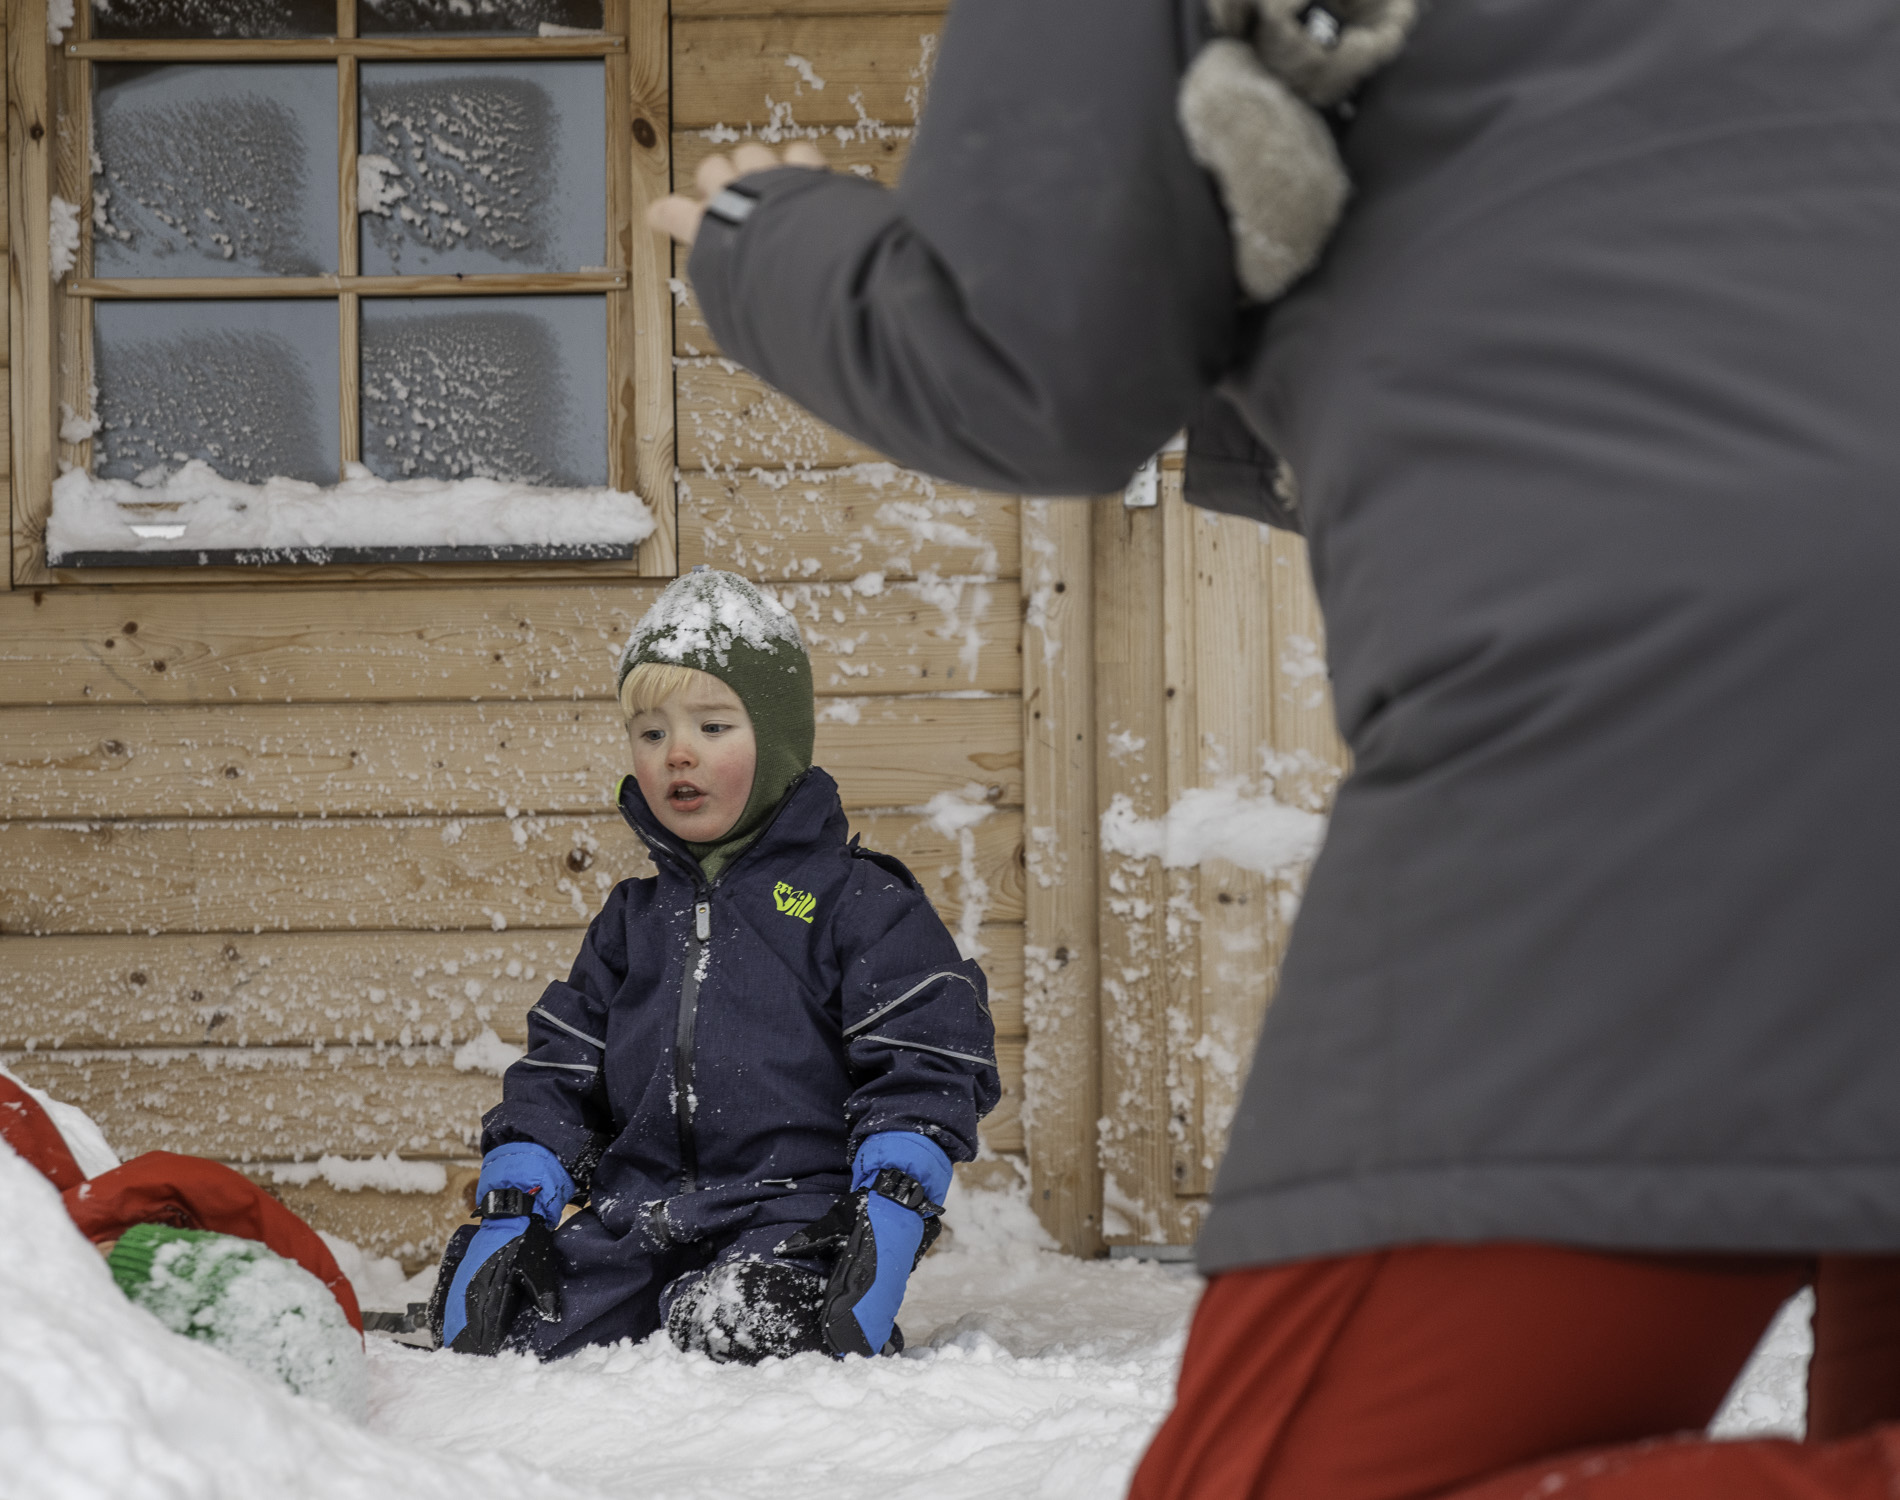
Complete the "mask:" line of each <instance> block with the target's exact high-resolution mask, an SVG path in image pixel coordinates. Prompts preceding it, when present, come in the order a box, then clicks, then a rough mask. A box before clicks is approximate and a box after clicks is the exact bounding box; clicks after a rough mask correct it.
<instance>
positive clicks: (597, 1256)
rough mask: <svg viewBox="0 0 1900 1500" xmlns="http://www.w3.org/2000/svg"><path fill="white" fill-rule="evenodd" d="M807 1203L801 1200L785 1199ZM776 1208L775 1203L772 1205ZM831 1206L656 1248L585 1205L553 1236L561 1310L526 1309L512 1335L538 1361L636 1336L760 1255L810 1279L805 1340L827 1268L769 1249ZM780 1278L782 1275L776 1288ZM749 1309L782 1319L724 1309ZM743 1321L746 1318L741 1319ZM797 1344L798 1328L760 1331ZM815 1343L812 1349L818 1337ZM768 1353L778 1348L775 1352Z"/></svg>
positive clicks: (813, 1331) (813, 1334) (813, 1333)
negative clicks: (556, 1313)
mask: <svg viewBox="0 0 1900 1500" xmlns="http://www.w3.org/2000/svg"><path fill="white" fill-rule="evenodd" d="M782 1201H783V1202H785V1203H787V1204H791V1205H796V1206H797V1207H799V1208H801V1209H804V1208H808V1207H809V1206H810V1204H809V1203H808V1202H807V1201H806V1200H803V1199H790V1200H782ZM775 1206H776V1205H775ZM830 1206H831V1199H830V1198H828V1197H827V1198H825V1199H823V1200H822V1202H821V1203H820V1206H819V1207H818V1209H817V1210H816V1211H815V1212H809V1213H800V1214H799V1216H798V1217H796V1218H793V1219H791V1220H789V1221H786V1222H782V1223H781V1222H776V1221H775V1222H772V1223H766V1224H759V1223H748V1224H747V1225H746V1226H745V1227H744V1228H742V1229H739V1230H737V1231H735V1232H733V1233H730V1234H725V1235H718V1236H712V1237H709V1238H707V1239H703V1240H695V1241H693V1242H692V1243H690V1244H685V1245H674V1246H668V1247H666V1248H664V1249H655V1248H654V1247H653V1246H652V1245H651V1244H649V1243H648V1242H647V1241H646V1240H645V1239H644V1237H643V1236H641V1235H639V1234H627V1235H622V1236H620V1237H618V1238H616V1237H615V1236H614V1235H613V1234H612V1233H610V1232H609V1231H608V1230H607V1228H606V1227H605V1226H604V1225H603V1224H602V1223H601V1222H600V1220H599V1219H598V1218H596V1217H595V1216H594V1213H593V1211H592V1210H591V1209H582V1210H581V1211H580V1212H579V1213H577V1214H575V1215H573V1216H572V1217H571V1218H569V1219H568V1221H567V1222H566V1223H565V1224H563V1225H562V1226H561V1227H560V1229H559V1230H558V1231H556V1233H555V1236H554V1244H555V1249H556V1251H557V1253H558V1254H559V1256H560V1262H561V1316H560V1319H559V1320H558V1321H556V1322H552V1323H546V1322H542V1321H541V1320H540V1319H539V1318H538V1317H536V1316H535V1315H534V1314H533V1313H528V1314H527V1315H526V1316H525V1317H524V1318H523V1319H522V1321H521V1322H520V1323H518V1324H517V1325H516V1327H515V1331H516V1336H517V1337H519V1338H520V1339H521V1340H522V1341H523V1344H524V1346H525V1347H526V1348H527V1349H528V1350H529V1351H530V1352H531V1353H533V1354H534V1355H535V1356H536V1357H537V1358H540V1359H544V1360H545V1359H560V1358H562V1357H563V1356H565V1355H569V1354H573V1353H574V1352H575V1351H577V1350H580V1349H584V1348H586V1347H587V1346H588V1345H590V1344H613V1343H618V1342H619V1341H620V1340H622V1339H632V1340H634V1341H636V1342H638V1341H639V1340H641V1339H644V1338H645V1337H647V1335H648V1334H650V1333H652V1332H653V1331H654V1330H655V1329H657V1328H659V1327H661V1326H662V1325H663V1324H665V1323H666V1321H667V1315H668V1313H669V1312H671V1311H672V1309H673V1306H674V1304H675V1303H677V1302H678V1301H679V1300H680V1299H681V1298H682V1297H683V1296H688V1295H691V1294H692V1293H693V1292H694V1291H695V1290H696V1289H697V1288H698V1286H699V1285H700V1284H701V1283H703V1282H706V1281H709V1280H711V1279H713V1278H715V1277H717V1276H718V1275H719V1273H720V1272H721V1271H722V1270H729V1269H732V1268H736V1267H737V1266H739V1265H741V1264H742V1263H744V1262H746V1261H760V1262H764V1263H766V1264H768V1265H771V1266H773V1267H776V1268H782V1269H783V1270H785V1271H797V1272H802V1273H805V1274H806V1276H807V1277H808V1278H809V1280H808V1285H809V1296H810V1307H809V1314H810V1322H811V1327H810V1330H809V1339H810V1340H815V1339H816V1338H817V1327H818V1314H819V1308H820V1302H821V1297H822V1293H823V1290H824V1284H825V1271H826V1267H824V1266H823V1265H821V1264H819V1263H817V1262H815V1261H804V1260H790V1259H784V1258H781V1257H779V1256H776V1255H774V1254H773V1253H772V1252H773V1250H774V1249H776V1248H777V1246H778V1245H779V1244H780V1242H781V1241H783V1240H784V1239H785V1238H786V1237H787V1236H788V1235H790V1234H791V1233H792V1232H793V1231H794V1230H796V1229H799V1228H801V1227H803V1226H804V1225H805V1224H808V1223H810V1222H811V1220H813V1219H815V1218H817V1217H818V1216H819V1214H821V1213H823V1212H824V1210H825V1209H827V1208H829V1207H830ZM782 1285H783V1279H781V1286H782ZM728 1311H729V1312H732V1313H738V1314H744V1313H746V1312H747V1311H750V1312H751V1313H752V1318H751V1319H750V1321H751V1322H752V1323H754V1324H755V1325H756V1324H758V1323H759V1322H761V1320H762V1321H764V1322H776V1321H781V1320H782V1314H781V1312H780V1311H779V1310H778V1309H767V1308H759V1309H751V1310H747V1309H729V1310H728ZM742 1321H743V1319H742ZM760 1331H761V1332H762V1333H767V1334H776V1335H778V1336H779V1337H785V1338H788V1339H789V1341H791V1342H797V1341H798V1338H799V1333H800V1330H790V1331H788V1330H784V1329H782V1328H774V1329H764V1328H762V1329H761V1330H760ZM812 1347H813V1348H816V1347H817V1345H816V1343H815V1342H813V1343H812ZM771 1352H777V1351H776V1350H773V1351H771Z"/></svg>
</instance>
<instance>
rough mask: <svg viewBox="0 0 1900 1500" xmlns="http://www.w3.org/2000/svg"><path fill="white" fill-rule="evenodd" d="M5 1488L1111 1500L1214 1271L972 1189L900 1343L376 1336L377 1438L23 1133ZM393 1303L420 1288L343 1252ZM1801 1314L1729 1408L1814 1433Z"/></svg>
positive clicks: (9, 1297)
mask: <svg viewBox="0 0 1900 1500" xmlns="http://www.w3.org/2000/svg"><path fill="white" fill-rule="evenodd" d="M0 1198H5V1199H6V1200H7V1201H8V1202H9V1203H10V1204H11V1205H13V1207H12V1209H11V1210H10V1212H11V1214H12V1226H11V1232H10V1234H9V1236H8V1242H7V1247H6V1253H5V1254H4V1255H0V1452H4V1453H5V1455H6V1458H5V1461H4V1463H0V1497H5V1500H14V1497H21V1500H25V1497H32V1500H42V1497H43V1500H93V1497H105V1496H111V1497H113V1500H139V1497H145V1496H151V1497H155V1500H156V1497H164V1500H183V1497H193V1500H196V1497H225V1496H229V1497H231V1500H238V1497H243V1500H254V1497H257V1496H260V1495H268V1496H270V1497H271V1500H327V1497H331V1496H338V1497H342V1496H351V1497H356V1496H364V1497H367V1496H379V1497H380V1496H389V1495H401V1496H404V1497H405V1500H434V1497H438V1496H440V1497H443V1500H488V1497H494V1500H532V1497H537V1496H541V1495H548V1496H556V1495H558V1496H561V1497H563V1500H586V1497H593V1496H625V1497H639V1500H715V1497H717V1500H751V1497H755V1496H756V1497H760V1500H765V1497H770V1500H803V1497H810V1500H873V1497H875V1500H903V1497H912V1496H914V1497H919V1500H922V1497H930V1500H961V1497H978V1496H982V1497H991V1496H998V1495H1009V1496H1033V1497H1042V1500H1058V1497H1061V1500H1068V1497H1074V1500H1084V1497H1086V1500H1109V1497H1113V1496H1116V1495H1119V1494H1121V1493H1122V1490H1123V1487H1124V1486H1125V1484H1126V1482H1127V1477H1128V1475H1129V1473H1130V1472H1131V1470H1132V1469H1133V1466H1134V1463H1135V1461H1136V1459H1137V1458H1138V1457H1139V1456H1140V1453H1141V1450H1142V1448H1143V1446H1144V1444H1145V1443H1146V1440H1147V1438H1148V1435H1149V1433H1150V1432H1151V1431H1152V1430H1153V1428H1154V1426H1155V1424H1156V1423H1157V1422H1158V1421H1159V1420H1160V1419H1161V1417H1162V1415H1163V1413H1164V1412H1165V1410H1166V1407H1167V1404H1168V1401H1169V1399H1170V1396H1171V1393H1172V1387H1173V1377H1174V1367H1175V1363H1176V1360H1177V1359H1178V1357H1179V1353H1180V1348H1181V1342H1182V1337H1183V1333H1184V1331H1185V1328H1186V1322H1187V1318H1188V1315H1189V1313H1190V1312H1191V1310H1192V1308H1193V1304H1194V1299H1195V1296H1196V1295H1197V1293H1198V1291H1199V1283H1198V1281H1196V1280H1195V1278H1194V1277H1192V1276H1191V1275H1189V1274H1187V1273H1186V1272H1185V1271H1184V1270H1180V1269H1171V1268H1164V1267H1160V1266H1155V1265H1144V1264H1139V1263H1134V1262H1127V1261H1121V1262H1105V1261H1097V1262H1082V1261H1076V1260H1072V1259H1069V1258H1067V1257H1064V1256H1061V1255H1058V1254H1055V1253H1054V1252H1052V1251H1050V1250H1048V1249H1046V1248H1043V1247H1042V1244H1041V1241H1040V1233H1039V1231H1038V1230H1037V1229H1036V1226H1035V1224H1034V1220H1033V1219H1032V1218H1031V1216H1030V1215H1029V1213H1028V1210H1027V1209H1026V1207H1025V1206H1024V1205H1023V1204H1022V1203H1021V1202H1020V1201H1019V1200H1017V1199H1014V1198H1010V1197H1006V1196H1003V1195H1000V1194H962V1195H953V1198H952V1202H951V1205H950V1209H951V1215H952V1223H953V1224H954V1225H955V1230H954V1235H955V1238H954V1241H953V1242H952V1243H950V1244H948V1245H947V1246H946V1247H945V1248H944V1249H943V1250H941V1251H939V1252H938V1253H937V1254H935V1255H933V1256H931V1257H930V1259H929V1260H928V1261H926V1262H925V1264H924V1265H923V1266H922V1267H921V1268H920V1269H919V1271H918V1273H917V1275H916V1278H915V1279H914V1281H913V1283H912V1290H911V1294H910V1296H909V1298H908V1299H907V1300H906V1302H905V1305H904V1313H903V1318H902V1321H903V1323H904V1326H905V1330H906V1332H907V1334H908V1335H909V1336H910V1339H911V1344H912V1347H911V1349H910V1351H909V1352H908V1353H907V1354H906V1355H905V1356H904V1357H903V1358H901V1359H892V1360H879V1361H875V1362H872V1361H862V1362H860V1361H852V1362H849V1363H845V1364H835V1363H833V1362H831V1361H829V1360H826V1359H823V1358H821V1357H819V1356H816V1355H809V1356H805V1357H803V1358H800V1359H796V1360H789V1361H785V1362H781V1363H775V1364H769V1365H766V1366H763V1367H760V1368H757V1369H744V1368H739V1367H733V1366H718V1365H714V1364H712V1363H711V1362H709V1361H707V1360H705V1359H703V1358H700V1357H696V1356H695V1357H688V1356H684V1355H680V1354H678V1353H676V1352H674V1351H673V1349H672V1348H671V1347H670V1346H669V1345H667V1344H666V1343H665V1341H664V1339H659V1340H649V1341H648V1342H646V1343H644V1344H640V1345H637V1346H628V1345H621V1346H619V1347H616V1348H613V1349H602V1350H595V1351H592V1352H590V1353H586V1354H582V1355H580V1356H578V1357H576V1358H574V1359H571V1360H568V1361H565V1362H563V1363H561V1364H558V1365H552V1366H545V1367H544V1366H538V1365H535V1364H533V1363H531V1362H530V1361H528V1360H526V1359H523V1358H506V1359H500V1360H480V1359H473V1358H468V1357H465V1356H461V1355H455V1354H441V1353H436V1354H427V1353H422V1352H420V1351H417V1350H412V1349H407V1348H404V1347H402V1346H400V1345H397V1344H394V1343H391V1342H388V1341H387V1340H383V1339H379V1338H372V1339H371V1340H370V1344H369V1366H368V1368H369V1377H370V1386H371V1389H370V1419H369V1429H370V1430H369V1431H368V1432H367V1433H365V1432H364V1431H363V1430H362V1429H360V1428H357V1427H354V1426H352V1425H351V1424H349V1423H348V1422H346V1421H344V1420H342V1419H340V1418H337V1417H334V1416H332V1415H330V1414H329V1413H328V1412H326V1411H324V1410H322V1409H320V1408H318V1407H316V1406H314V1405H312V1404H311V1403H309V1402H306V1401H301V1400H299V1399H297V1398H295V1397H293V1396H291V1395H289V1394H287V1393H286V1392H284V1391H282V1390H281V1389H279V1388H276V1387H271V1386H266V1385H265V1384H264V1383H262V1382H261V1381H259V1380H258V1379H257V1378H255V1377H253V1376H252V1375H250V1374H249V1372H247V1371H245V1370H244V1369H242V1368H241V1367H240V1366H238V1365H237V1364H235V1363H234V1362H232V1361H231V1360H229V1359H227V1358H226V1357H225V1356H223V1355H222V1354H219V1353H216V1352H214V1351H212V1350H210V1349H208V1348H206V1347H204V1346H203V1345H199V1344H194V1343H191V1342H189V1341H187V1340H184V1339H181V1338H178V1337H176V1336H175V1335H173V1334H171V1333H169V1332H167V1331H166V1330H165V1329H164V1328H162V1327H161V1326H160V1325H159V1324H158V1322H157V1321H156V1320H155V1319H153V1318H151V1317H150V1316H149V1315H148V1314H146V1313H145V1312H143V1311H142V1310H140V1309H138V1308H136V1307H134V1306H133V1305H132V1304H130V1303H129V1302H127V1301H126V1300H125V1299H124V1298H123V1297H121V1296H120V1295H119V1293H118V1291H117V1289H116V1288H115V1287H114V1286H113V1285H112V1282H111V1279H110V1277H109V1276H108V1275H107V1273H106V1269H105V1266H104V1263H103V1262H102V1261H101V1260H100V1259H99V1257H98V1256H97V1255H96V1254H95V1253H94V1252H93V1251H92V1249H91V1248H90V1247H89V1246H88V1245H86V1243H85V1242H84V1241H83V1240H82V1239H81V1238H80V1237H79V1235H78V1233H77V1232H76V1231H75V1230H74V1229H73V1227H72V1225H71V1223H70V1221H69V1220H68V1219H67V1218H66V1215H65V1213H64V1211H63V1210H62V1209H61V1207H60V1204H59V1201H58V1199H57V1198H56V1197H55V1196H54V1194H53V1193H52V1190H51V1189H50V1188H49V1187H47V1185H46V1184H45V1183H44V1182H43V1181H42V1180H41V1179H40V1178H39V1176H38V1174H37V1173H35V1172H33V1171H32V1170H31V1169H30V1168H27V1167H26V1166H25V1165H24V1163H22V1162H21V1161H20V1160H19V1159H18V1158H17V1157H15V1156H13V1155H12V1153H11V1152H8V1151H7V1150H6V1149H5V1148H4V1147H3V1146H0ZM344 1259H345V1261H346V1266H345V1268H346V1269H347V1270H349V1271H350V1272H351V1273H352V1275H353V1276H354V1278H355V1279H356V1280H357V1281H358V1284H359V1286H360V1287H361V1289H362V1290H363V1292H364V1293H365V1294H366V1300H367V1301H368V1302H369V1304H370V1305H373V1306H374V1305H383V1306H388V1305H392V1304H394V1303H397V1302H400V1301H402V1300H403V1299H404V1298H406V1297H407V1296H410V1295H417V1294H418V1291H419V1288H418V1287H417V1285H416V1284H415V1283H411V1284H409V1285H407V1286H405V1285H404V1284H403V1283H402V1281H401V1277H400V1273H399V1272H398V1271H397V1270H396V1268H395V1265H394V1263H393V1262H388V1261H384V1262H366V1261H365V1260H364V1259H363V1258H362V1257H361V1256H360V1255H358V1254H355V1253H353V1252H352V1251H350V1250H349V1249H348V1247H345V1256H344ZM1805 1357H1806V1309H1805V1307H1804V1306H1801V1305H1798V1304H1791V1306H1790V1309H1789V1311H1788V1312H1787V1313H1786V1314H1785V1315H1784V1317H1783V1318H1782V1319H1781V1320H1780V1322H1778V1323H1777V1325H1776V1327H1775V1328H1774V1329H1773V1330H1771V1331H1770V1334H1769V1335H1768V1337H1767V1338H1766V1339H1765V1340H1764V1341H1763V1348H1762V1350H1761V1351H1760V1353H1759V1354H1758V1355H1757V1358H1756V1360H1755V1362H1754V1364H1753V1365H1752V1366H1751V1367H1750V1370H1749V1371H1748V1372H1747V1373H1746V1374H1745V1375H1744V1376H1743V1378H1742V1379H1741V1381H1740V1382H1738V1384H1737V1388H1736V1395H1735V1397H1733V1398H1732V1399H1731V1401H1730V1404H1729V1409H1728V1411H1726V1412H1725V1413H1724V1415H1723V1418H1722V1419H1721V1420H1720V1422H1719V1423H1718V1429H1719V1430H1721V1431H1724V1432H1727V1433H1731V1434H1739V1433H1742V1432H1749V1433H1765V1432H1790V1433H1792V1432H1797V1431H1798V1430H1799V1425H1800V1420H1799V1414H1800V1409H1801V1397H1802V1378H1803V1369H1804V1362H1805Z"/></svg>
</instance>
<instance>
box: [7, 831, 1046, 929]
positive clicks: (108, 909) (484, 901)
mask: <svg viewBox="0 0 1900 1500" xmlns="http://www.w3.org/2000/svg"><path fill="white" fill-rule="evenodd" d="M851 822H852V827H853V828H854V830H856V831H857V832H859V833H861V834H862V835H863V838H864V842H865V843H866V844H867V845H869V846H870V847H872V848H874V849H881V850H885V851H887V852H888V853H891V854H894V855H896V856H897V857H898V858H899V859H901V860H903V861H904V862H905V863H906V864H908V865H910V867H911V868H912V869H913V870H914V871H915V872H916V874H917V877H918V879H919V880H920V881H921V882H922V883H923V886H924V888H925V890H927V891H928V892H929V893H930V896H931V899H932V900H933V901H934V902H935V903H936V905H937V909H938V910H939V911H940V912H941V913H942V914H943V919H944V921H945V922H947V923H949V924H950V925H951V926H952V927H955V926H956V925H957V923H958V922H959V921H960V920H961V918H962V913H963V905H964V899H965V895H966V888H968V891H969V893H970V894H971V899H973V900H976V901H978V902H979V903H980V905H981V916H982V918H983V920H986V921H993V922H1020V921H1021V920H1022V896H1023V887H1022V814H1021V813H1020V812H1017V811H1015V810H1003V811H998V812H995V813H992V814H991V815H990V816H988V817H986V818H985V819H983V820H982V821H981V822H980V823H978V824H977V825H976V827H975V829H974V830H973V832H972V843H971V848H970V849H969V851H968V853H969V863H970V868H969V869H967V870H963V869H960V864H961V862H962V860H963V851H962V850H961V849H960V846H959V838H958V836H954V835H952V836H946V835H945V834H943V833H940V832H938V831H937V829H936V828H935V827H934V826H932V824H931V823H930V822H929V821H928V820H926V819H924V818H922V817H919V816H917V815H916V814H912V813H875V812H873V813H858V814H856V815H854V816H853V817H852V820H851ZM651 869H652V866H651V865H650V863H649V862H648V860H647V858H646V851H645V849H644V848H643V847H642V846H641V845H640V844H639V843H638V841H637V840H636V839H635V837H634V835H633V833H632V832H631V830H629V829H628V828H627V827H626V825H625V824H624V823H623V822H621V820H620V819H619V817H617V816H615V815H612V814H603V815H600V816H597V817H549V818H529V817H522V818H515V819H509V818H499V817H486V818H467V819H442V818H378V819H358V818H331V819H327V820H319V819H305V820H301V821H293V820H288V819H262V818H260V819H254V820H245V821H241V822H199V821H162V822H125V823H103V822H102V823H42V822H26V823H8V824H0V932H4V933H9V934H28V935H35V936H37V935H40V934H52V933H86V932H98V933H105V932H147V933H160V932H244V931H262V930H264V929H266V928H269V929H272V930H275V931H283V932H309V931H338V930H346V929H349V928H362V929H368V930H372V931H386V930H403V929H416V928H423V929H435V930H443V929H455V930H468V929H476V930H479V929H480V928H482V927H485V926H492V927H493V928H494V930H497V931H500V930H505V929H507V928H517V927H529V928H540V927H571V926H574V925H575V924H576V923H582V922H586V921H588V920H589V919H590V918H591V917H592V916H593V915H594V913H595V911H596V910H598V908H599V906H600V904H601V902H602V901H603V900H604V899H605V897H606V893H607V891H608V890H609V889H611V888H612V886H613V884H614V882H615V881H618V880H622V879H625V878H628V877H630V876H637V875H642V874H646V873H648V872H650V870H651ZM985 887H987V889H986V890H985V889H984V888H985Z"/></svg>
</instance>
